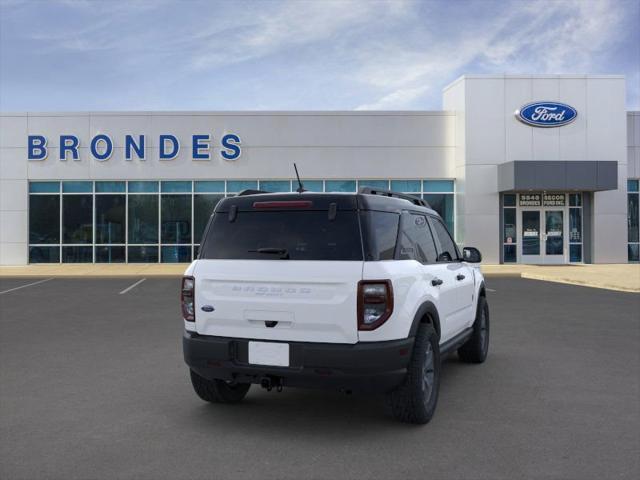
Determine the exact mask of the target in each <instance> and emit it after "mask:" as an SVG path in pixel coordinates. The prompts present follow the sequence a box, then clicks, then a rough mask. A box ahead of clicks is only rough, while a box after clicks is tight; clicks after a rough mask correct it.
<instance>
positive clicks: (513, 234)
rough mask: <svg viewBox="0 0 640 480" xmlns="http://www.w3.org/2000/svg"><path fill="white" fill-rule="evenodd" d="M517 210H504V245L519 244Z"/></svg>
mask: <svg viewBox="0 0 640 480" xmlns="http://www.w3.org/2000/svg"><path fill="white" fill-rule="evenodd" d="M517 232H518V231H517V226H516V209H515V208H505V209H504V224H503V228H502V243H516V242H517V240H516V239H517V235H518V233H517Z"/></svg>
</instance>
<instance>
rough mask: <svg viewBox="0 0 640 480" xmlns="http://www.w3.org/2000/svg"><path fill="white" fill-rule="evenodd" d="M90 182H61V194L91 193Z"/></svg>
mask: <svg viewBox="0 0 640 480" xmlns="http://www.w3.org/2000/svg"><path fill="white" fill-rule="evenodd" d="M92 192H93V184H92V183H91V182H62V193H92Z"/></svg>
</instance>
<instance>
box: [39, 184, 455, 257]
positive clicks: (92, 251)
mask: <svg viewBox="0 0 640 480" xmlns="http://www.w3.org/2000/svg"><path fill="white" fill-rule="evenodd" d="M302 181H303V183H304V187H305V189H306V190H307V191H310V192H323V191H327V192H329V191H335V192H355V191H356V188H357V186H358V184H360V186H370V187H373V188H384V189H387V188H389V187H391V188H392V189H393V190H396V191H403V192H405V193H412V194H414V195H416V196H418V197H419V196H421V195H423V194H424V197H425V199H426V200H427V201H428V202H431V204H432V206H433V207H434V209H435V210H436V211H438V212H439V213H440V215H442V217H443V218H444V220H445V221H446V223H447V225H448V226H449V228H451V229H452V230H453V223H454V211H453V205H454V196H453V193H452V192H453V190H454V184H453V181H451V180H435V181H433V182H434V183H431V182H432V181H429V180H421V179H414V180H411V179H405V180H391V179H374V180H354V179H344V180H318V179H316V180H306V179H304V178H303V179H302ZM258 185H259V186H260V188H261V189H267V190H269V191H283V192H289V191H291V190H292V189H293V190H294V191H295V189H296V188H297V182H296V181H295V180H228V181H225V180H196V181H191V180H163V181H156V180H135V181H134V180H132V181H123V180H98V181H88V180H65V181H35V182H30V183H29V193H30V194H29V261H30V262H31V263H58V262H69V263H71V262H97V263H117V262H126V261H129V262H132V263H135V262H144V263H149V262H150V263H154V262H158V261H162V262H178V261H179V262H183V261H184V262H189V261H191V259H192V255H194V254H195V255H197V252H198V250H199V243H197V242H200V240H201V237H202V235H203V233H204V229H205V227H206V225H207V222H208V221H209V217H210V216H211V214H212V213H213V210H214V208H215V206H216V204H217V203H218V202H219V201H220V200H221V199H222V198H224V197H225V196H233V195H234V194H237V193H238V192H240V191H242V190H246V189H257V188H258ZM423 187H425V188H430V189H432V190H433V191H432V192H425V191H424V190H423ZM437 190H447V191H450V192H451V193H448V192H444V191H443V192H438V191H437Z"/></svg>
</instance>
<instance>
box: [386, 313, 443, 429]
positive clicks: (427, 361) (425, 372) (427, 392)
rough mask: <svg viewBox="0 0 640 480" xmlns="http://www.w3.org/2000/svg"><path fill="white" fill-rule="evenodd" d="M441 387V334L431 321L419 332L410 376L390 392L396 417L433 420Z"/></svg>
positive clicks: (408, 372)
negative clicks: (437, 332)
mask: <svg viewBox="0 0 640 480" xmlns="http://www.w3.org/2000/svg"><path fill="white" fill-rule="evenodd" d="M439 387H440V348H439V346H438V335H437V334H436V331H435V330H434V329H433V327H432V326H431V325H429V324H422V325H420V328H419V329H418V333H417V334H416V340H415V343H414V345H413V353H412V354H411V360H410V362H409V367H408V368H407V376H406V378H405V380H404V382H403V384H402V385H400V386H399V387H398V388H396V389H395V390H393V391H392V392H390V393H388V394H387V401H388V404H389V406H390V408H391V413H392V415H393V416H394V418H395V419H396V420H400V421H401V422H406V423H416V424H424V423H427V422H429V420H431V417H433V414H434V412H435V410H436V404H437V403H438V389H439Z"/></svg>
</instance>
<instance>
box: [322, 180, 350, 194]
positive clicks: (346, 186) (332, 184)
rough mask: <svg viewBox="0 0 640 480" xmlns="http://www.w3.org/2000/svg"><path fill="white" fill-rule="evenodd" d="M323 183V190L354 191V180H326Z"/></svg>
mask: <svg viewBox="0 0 640 480" xmlns="http://www.w3.org/2000/svg"><path fill="white" fill-rule="evenodd" d="M324 183H325V192H355V191H356V181H355V180H327V181H326V182H324Z"/></svg>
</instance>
